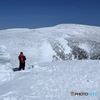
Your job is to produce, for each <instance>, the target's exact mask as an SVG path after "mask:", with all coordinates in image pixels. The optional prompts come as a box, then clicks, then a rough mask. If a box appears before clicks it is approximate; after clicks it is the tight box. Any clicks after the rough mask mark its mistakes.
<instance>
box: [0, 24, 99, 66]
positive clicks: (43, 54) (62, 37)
mask: <svg viewBox="0 0 100 100" xmlns="http://www.w3.org/2000/svg"><path fill="white" fill-rule="evenodd" d="M99 44H100V27H94V26H86V25H76V24H61V25H57V26H54V27H47V28H40V29H7V30H1V31H0V45H3V46H5V47H6V52H8V53H9V54H10V56H11V58H12V59H11V64H12V66H13V67H14V66H18V59H17V57H18V55H19V53H20V52H21V51H23V52H24V55H26V57H27V62H28V63H31V62H41V61H42V62H47V61H48V62H49V61H52V60H53V56H54V55H55V56H56V57H58V59H60V60H65V55H66V54H69V53H72V49H74V48H75V47H79V48H82V49H84V50H85V51H86V52H88V54H89V56H91V58H92V55H93V54H95V55H96V54H99V52H98V51H99V49H100V45H99Z"/></svg>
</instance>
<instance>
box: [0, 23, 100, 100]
mask: <svg viewBox="0 0 100 100" xmlns="http://www.w3.org/2000/svg"><path fill="white" fill-rule="evenodd" d="M21 51H22V52H23V53H24V55H25V56H26V58H27V60H26V70H25V71H22V72H16V73H13V72H12V70H11V68H12V67H18V66H19V64H18V63H19V61H18V55H19V53H20V52H21ZM81 59H86V60H85V61H84V60H82V61H78V60H81ZM90 59H100V27H95V26H87V25H78V24H60V25H57V26H54V27H47V28H39V29H6V30H1V31H0V89H1V90H0V100H33V99H34V100H40V99H41V100H47V99H49V100H61V99H62V100H84V98H85V100H99V97H100V96H94V98H91V97H88V98H87V97H83V98H80V97H77V98H75V97H74V98H73V97H71V96H70V92H72V91H73V92H98V93H100V91H99V90H98V88H99V83H100V78H99V76H100V74H99V61H93V60H90ZM56 60H58V61H59V62H54V61H56ZM91 63H92V65H91ZM97 63H98V64H97ZM32 65H34V69H32V70H31V69H30V70H29V69H28V68H31V67H32ZM79 67H80V68H79ZM91 67H92V68H91ZM52 75H53V76H52ZM95 77H96V78H95ZM48 78H50V79H49V80H48V81H46V80H47V79H48ZM56 78H57V79H56ZM20 82H21V83H20ZM24 82H25V84H24ZM94 82H95V84H94ZM30 84H32V85H30ZM44 84H45V85H44ZM73 84H75V88H74V86H73ZM20 85H21V86H20ZM43 85H44V86H43ZM82 85H84V86H82ZM85 85H86V86H85ZM50 86H51V87H50ZM69 86H70V87H69ZM4 88H5V89H4ZM3 89H4V90H3ZM22 91H24V92H23V93H22ZM28 91H30V92H28ZM21 93H22V94H21Z"/></svg>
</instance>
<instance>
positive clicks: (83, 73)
mask: <svg viewBox="0 0 100 100" xmlns="http://www.w3.org/2000/svg"><path fill="white" fill-rule="evenodd" d="M99 88H100V61H88V60H81V61H77V60H74V61H65V62H63V61H61V62H52V63H51V62H50V63H39V64H38V65H35V68H34V69H31V70H30V69H29V70H26V71H20V72H15V73H13V74H12V76H11V79H10V80H8V81H6V82H3V83H1V84H0V100H100V95H99V94H100V89H99ZM72 91H73V92H78V93H81V92H88V93H97V95H96V96H95V95H94V96H93V95H92V96H90V95H89V96H71V92H72Z"/></svg>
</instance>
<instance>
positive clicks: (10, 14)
mask: <svg viewBox="0 0 100 100" xmlns="http://www.w3.org/2000/svg"><path fill="white" fill-rule="evenodd" d="M69 23H72V24H84V25H92V26H100V0H0V30H2V29H8V28H31V29H34V28H40V27H49V26H54V25H58V24H69Z"/></svg>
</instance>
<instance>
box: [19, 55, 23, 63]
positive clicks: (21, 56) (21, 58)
mask: <svg viewBox="0 0 100 100" xmlns="http://www.w3.org/2000/svg"><path fill="white" fill-rule="evenodd" d="M19 57H20V62H21V63H24V56H23V55H22V54H20V56H19Z"/></svg>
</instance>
